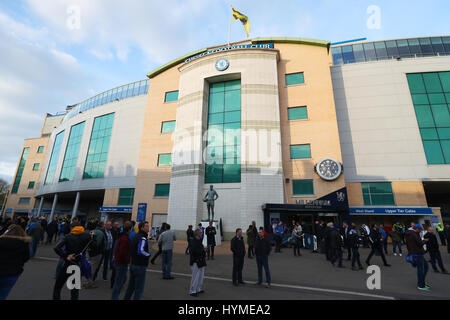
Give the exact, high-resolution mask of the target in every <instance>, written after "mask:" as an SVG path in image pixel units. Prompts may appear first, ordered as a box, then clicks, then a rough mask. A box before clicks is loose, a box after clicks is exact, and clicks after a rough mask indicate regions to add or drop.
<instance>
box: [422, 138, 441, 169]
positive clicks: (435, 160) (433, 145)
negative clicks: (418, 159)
mask: <svg viewBox="0 0 450 320" xmlns="http://www.w3.org/2000/svg"><path fill="white" fill-rule="evenodd" d="M423 148H424V149H425V156H426V157H427V162H428V164H444V163H445V161H444V156H443V154H442V149H441V144H440V143H439V140H431V141H427V140H425V141H423Z"/></svg>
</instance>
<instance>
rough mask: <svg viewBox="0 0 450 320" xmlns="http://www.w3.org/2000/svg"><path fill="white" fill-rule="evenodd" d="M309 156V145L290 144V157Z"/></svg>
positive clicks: (306, 157)
mask: <svg viewBox="0 0 450 320" xmlns="http://www.w3.org/2000/svg"><path fill="white" fill-rule="evenodd" d="M309 158H311V145H309V144H299V145H294V146H291V159H309Z"/></svg>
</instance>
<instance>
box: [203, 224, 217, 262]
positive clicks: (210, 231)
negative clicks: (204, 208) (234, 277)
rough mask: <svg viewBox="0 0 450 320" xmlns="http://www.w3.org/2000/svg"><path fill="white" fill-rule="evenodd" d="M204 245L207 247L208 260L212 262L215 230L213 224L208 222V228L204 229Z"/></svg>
mask: <svg viewBox="0 0 450 320" xmlns="http://www.w3.org/2000/svg"><path fill="white" fill-rule="evenodd" d="M205 233H206V245H207V246H208V260H209V258H210V257H211V260H214V247H215V246H216V233H217V232H216V228H214V226H213V222H212V221H210V222H209V226H208V227H206V230H205Z"/></svg>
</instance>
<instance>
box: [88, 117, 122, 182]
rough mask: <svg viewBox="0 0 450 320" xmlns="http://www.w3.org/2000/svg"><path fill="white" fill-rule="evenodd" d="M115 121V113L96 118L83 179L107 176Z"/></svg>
mask: <svg viewBox="0 0 450 320" xmlns="http://www.w3.org/2000/svg"><path fill="white" fill-rule="evenodd" d="M113 123H114V113H111V114H107V115H104V116H101V117H98V118H95V121H94V127H93V129H92V135H91V141H90V142H89V149H88V154H87V158H86V165H85V167H84V173H83V179H98V178H103V177H104V176H105V169H106V161H107V159H108V151H109V144H110V141H111V132H112V128H113Z"/></svg>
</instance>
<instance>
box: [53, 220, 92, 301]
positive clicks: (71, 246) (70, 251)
mask: <svg viewBox="0 0 450 320" xmlns="http://www.w3.org/2000/svg"><path fill="white" fill-rule="evenodd" d="M88 248H91V249H94V248H95V235H94V232H93V231H91V232H90V233H86V232H85V231H84V228H83V227H81V226H73V228H72V230H71V232H70V234H68V235H67V236H65V237H64V239H63V240H62V241H60V242H59V243H58V244H57V245H56V247H55V249H54V250H55V252H56V254H57V255H58V256H60V257H61V258H62V259H63V260H64V264H63V267H62V269H61V271H60V272H59V274H58V277H57V278H56V282H55V286H54V288H53V300H61V289H62V287H63V286H64V285H65V283H66V281H67V279H68V278H69V276H70V274H68V273H67V268H68V267H69V266H71V265H79V264H80V261H81V258H82V257H81V255H83V254H84V253H85V252H84V251H86V250H87V249H88ZM80 282H81V279H80ZM70 295H71V298H72V300H78V295H79V290H78V289H72V290H71V291H70Z"/></svg>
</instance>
